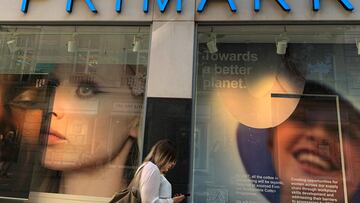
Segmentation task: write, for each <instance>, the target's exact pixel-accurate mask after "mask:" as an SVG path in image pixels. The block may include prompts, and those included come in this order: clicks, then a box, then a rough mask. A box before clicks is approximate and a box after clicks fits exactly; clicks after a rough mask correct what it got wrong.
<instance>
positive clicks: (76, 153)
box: [0, 26, 149, 199]
mask: <svg viewBox="0 0 360 203" xmlns="http://www.w3.org/2000/svg"><path fill="white" fill-rule="evenodd" d="M6 28H7V29H6V30H7V32H9V33H4V34H3V38H4V39H9V41H11V40H13V41H14V42H13V44H14V45H11V46H12V47H13V49H12V50H11V49H10V47H9V43H7V44H6V45H3V46H2V53H3V55H2V57H1V61H0V64H1V67H0V71H1V73H2V74H1V77H4V78H5V77H6V78H10V79H8V80H10V81H11V83H9V82H8V83H4V82H2V83H1V96H2V99H1V107H2V108H1V111H0V112H1V113H0V115H1V116H0V118H1V124H2V125H1V128H2V131H4V132H1V133H2V136H1V137H2V140H4V142H3V143H4V144H2V146H1V150H2V152H3V153H2V160H3V161H2V164H1V168H2V169H1V170H2V171H4V173H3V172H2V173H1V177H2V178H1V179H0V186H2V185H3V186H4V187H1V188H3V190H0V195H1V196H4V197H11V198H19V197H21V198H25V199H26V198H27V197H28V194H29V191H38V192H50V193H62V194H73V195H86V196H99V197H110V196H112V195H113V194H114V193H115V192H117V191H120V190H121V189H123V188H125V187H126V186H127V184H128V182H129V180H131V178H132V175H133V173H134V170H135V169H136V167H137V165H138V163H139V162H140V161H141V160H140V157H141V154H142V152H141V150H140V149H141V148H140V147H139V146H138V145H139V143H140V141H141V139H142V135H141V134H142V132H141V129H142V128H141V126H142V125H143V124H142V122H141V121H142V117H143V116H142V113H143V102H144V92H145V83H146V72H147V70H146V65H147V64H146V63H147V50H148V46H149V45H148V31H149V30H148V28H146V27H120V28H119V27H117V28H113V27H101V28H99V27H40V28H39V27H35V28H34V27H11V26H10V27H6ZM99 29H102V32H101V33H99ZM55 30H57V33H58V31H60V33H61V32H63V34H55ZM40 31H41V32H42V33H40ZM34 32H35V34H34ZM69 33H70V34H69ZM135 38H136V39H137V40H138V42H137V48H136V50H134V47H133V46H134V45H133V43H132V39H135ZM10 39H11V40H10ZM9 41H8V42H9ZM10 44H12V43H10ZM28 50H31V52H30V51H28ZM29 53H31V55H29ZM35 76H37V77H36V78H35ZM25 78H31V80H30V79H27V80H25ZM14 90H16V91H14ZM5 131H6V132H5ZM11 132H13V133H12V135H11V134H9V133H11ZM3 133H5V134H3ZM8 134H9V135H8ZM11 137H15V138H16V140H18V142H16V143H17V144H9V143H10V142H11V140H10V141H9V139H10V138H11ZM17 137H20V138H22V139H17ZM25 138H29V139H30V138H31V143H30V144H31V146H33V148H32V151H31V150H30V151H29V150H28V153H25V151H24V150H25V149H27V148H26V147H27V146H28V145H30V144H29V143H28V142H25V141H26V139H25ZM11 139H12V138H11ZM10 147H11V148H14V149H11V150H10V149H8V148H10ZM5 151H9V153H5ZM10 151H11V152H10ZM15 152H16V153H17V154H15ZM9 154H12V155H14V156H10V155H9ZM15 155H17V156H18V157H19V158H17V159H16V157H15ZM11 157H14V158H11ZM22 157H23V158H22ZM9 159H11V160H9ZM23 159H24V160H23ZM27 159H29V160H31V163H29V161H26V160H27ZM21 161H24V162H25V163H26V164H27V167H28V169H27V171H26V173H25V172H24V171H23V170H22V171H21V173H22V174H26V178H27V180H26V183H25V182H21V181H20V179H19V178H17V176H14V175H13V174H16V173H17V170H20V169H17V168H15V166H17V165H19V163H22V162H21ZM10 162H11V163H10ZM12 163H13V164H12ZM8 176H9V177H8ZM9 178H10V179H9ZM9 181H10V182H16V184H21V185H22V186H24V187H26V188H25V189H23V188H20V189H19V191H18V192H16V191H12V193H9V192H7V191H6V189H9V187H8V184H9ZM12 184H14V183H12ZM30 185H31V188H30Z"/></svg>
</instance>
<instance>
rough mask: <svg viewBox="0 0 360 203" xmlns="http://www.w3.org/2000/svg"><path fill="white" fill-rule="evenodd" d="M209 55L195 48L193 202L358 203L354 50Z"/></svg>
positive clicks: (269, 47)
mask: <svg viewBox="0 0 360 203" xmlns="http://www.w3.org/2000/svg"><path fill="white" fill-rule="evenodd" d="M217 46H218V52H216V53H213V54H210V53H209V52H208V49H207V47H206V44H199V47H198V51H199V52H198V67H197V68H198V69H197V80H196V81H197V84H196V85H197V87H196V104H195V105H196V113H195V145H194V146H195V149H194V151H195V168H194V191H195V195H194V202H197V203H202V202H204V203H210V202H214V203H215V202H217V203H218V202H235V203H255V202H274V203H276V202H280V203H289V202H293V203H304V202H359V201H360V199H359V194H360V192H359V191H360V190H359V185H360V176H359V175H357V174H356V173H357V172H356V171H358V170H359V169H360V158H359V157H360V136H359V135H360V131H359V130H360V128H359V126H360V125H359V124H360V111H359V109H360V108H359V107H360V105H359V104H360V103H359V101H360V100H359V99H360V97H359V96H360V94H359V93H360V92H359V85H358V84H357V82H355V81H353V80H352V79H351V78H353V77H354V76H355V75H358V74H359V70H357V69H358V68H355V67H357V65H356V64H357V63H358V60H357V59H356V51H357V50H356V47H355V46H354V45H347V44H296V43H294V44H288V49H287V52H286V55H277V54H276V46H275V44H274V43H268V44H266V43H251V44H250V43H249V44H247V43H218V44H217ZM202 143H205V144H202Z"/></svg>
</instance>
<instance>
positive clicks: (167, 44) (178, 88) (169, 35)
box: [147, 21, 195, 98]
mask: <svg viewBox="0 0 360 203" xmlns="http://www.w3.org/2000/svg"><path fill="white" fill-rule="evenodd" d="M194 27H195V24H194V22H174V21H169V22H154V23H153V30H152V36H151V45H150V61H149V70H148V71H149V73H148V89H147V96H148V97H172V98H191V94H192V71H193V58H194V48H193V46H194Z"/></svg>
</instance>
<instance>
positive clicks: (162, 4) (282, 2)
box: [21, 0, 354, 13]
mask: <svg viewBox="0 0 360 203" xmlns="http://www.w3.org/2000/svg"><path fill="white" fill-rule="evenodd" d="M30 1H31V0H22V4H21V11H22V12H24V13H26V12H27V11H28V8H29V4H30ZM131 1H133V0H131ZM142 1H143V8H142V9H143V12H144V13H147V12H148V11H149V0H142ZM156 1H157V5H158V7H159V10H160V11H161V12H165V10H166V7H167V5H168V3H169V1H170V0H156ZM224 1H225V0H224ZM261 1H262V0H253V2H254V11H255V12H258V11H260V10H261ZM268 1H276V2H277V3H278V4H279V7H280V8H281V9H283V10H284V11H287V12H290V11H291V9H292V8H291V5H290V4H289V3H288V2H286V0H268ZM308 1H309V2H311V1H312V9H313V10H314V11H319V10H320V6H321V0H308ZM323 1H324V2H328V1H330V0H323ZM333 1H338V2H339V4H341V5H342V6H343V7H344V9H346V10H348V11H353V10H354V7H353V4H352V3H351V1H350V0H333ZM73 2H74V0H66V11H67V12H68V13H71V12H72V8H73ZM122 2H123V1H122V0H116V2H115V6H114V10H115V11H116V12H117V13H121V7H122ZM207 2H208V1H207V0H201V1H200V3H199V5H198V7H197V11H198V12H199V13H202V12H203V11H204V10H205V6H206V4H207ZM227 2H228V5H229V7H230V10H231V11H232V12H237V5H236V4H235V2H234V0H227ZM84 3H86V4H87V6H88V8H89V10H90V11H91V12H93V13H98V10H97V9H96V6H95V4H94V3H93V2H92V1H91V0H84ZM176 11H177V12H178V13H181V11H182V0H176Z"/></svg>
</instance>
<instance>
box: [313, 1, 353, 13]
mask: <svg viewBox="0 0 360 203" xmlns="http://www.w3.org/2000/svg"><path fill="white" fill-rule="evenodd" d="M312 1H313V10H314V11H319V10H320V0H312ZM337 1H338V2H339V3H340V4H341V5H342V6H343V7H344V8H345V9H346V10H348V11H352V10H354V7H353V5H352V3H351V2H350V1H349V0H337Z"/></svg>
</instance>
